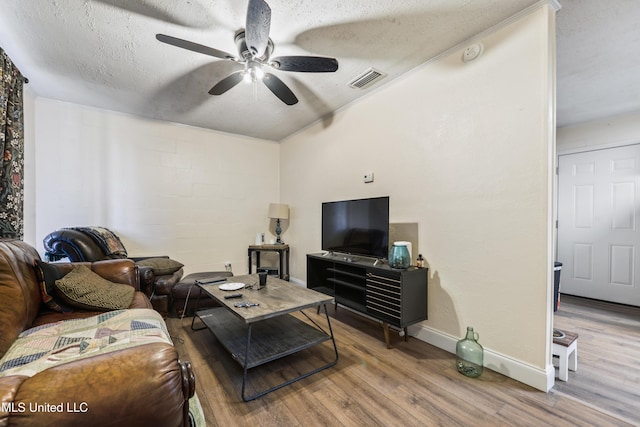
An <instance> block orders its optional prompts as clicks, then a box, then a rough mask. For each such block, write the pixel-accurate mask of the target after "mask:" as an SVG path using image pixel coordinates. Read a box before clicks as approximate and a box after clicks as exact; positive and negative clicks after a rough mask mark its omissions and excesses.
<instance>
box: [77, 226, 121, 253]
mask: <svg viewBox="0 0 640 427" xmlns="http://www.w3.org/2000/svg"><path fill="white" fill-rule="evenodd" d="M69 229H70V230H77V231H80V232H82V233H85V234H88V235H89V237H91V238H92V239H93V240H94V241H95V242H96V243H97V244H98V246H100V249H102V251H103V252H104V253H105V254H107V255H108V256H109V257H111V258H126V257H127V250H126V249H125V248H124V245H123V244H122V242H121V241H120V238H119V237H118V236H116V234H115V233H114V232H113V231H111V230H109V229H108V228H104V227H69Z"/></svg>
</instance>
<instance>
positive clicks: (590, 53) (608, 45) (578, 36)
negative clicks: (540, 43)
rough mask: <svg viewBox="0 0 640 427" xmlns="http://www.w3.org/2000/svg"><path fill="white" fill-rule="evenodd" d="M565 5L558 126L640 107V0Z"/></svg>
mask: <svg viewBox="0 0 640 427" xmlns="http://www.w3.org/2000/svg"><path fill="white" fill-rule="evenodd" d="M560 3H561V4H562V9H560V10H559V11H558V14H557V18H556V21H557V82H558V83H557V100H558V101H557V124H558V126H559V127H560V126H565V125H570V124H575V123H580V122H584V121H587V120H594V119H599V118H604V117H609V116H613V115H617V114H623V113H627V112H630V111H640V2H639V1H638V0H609V1H602V0H560Z"/></svg>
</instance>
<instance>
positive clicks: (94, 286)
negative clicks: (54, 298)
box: [56, 265, 135, 311]
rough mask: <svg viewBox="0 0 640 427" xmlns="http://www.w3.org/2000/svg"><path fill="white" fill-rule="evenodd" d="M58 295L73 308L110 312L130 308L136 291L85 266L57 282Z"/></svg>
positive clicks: (75, 269) (76, 268) (75, 268)
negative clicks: (111, 280)
mask: <svg viewBox="0 0 640 427" xmlns="http://www.w3.org/2000/svg"><path fill="white" fill-rule="evenodd" d="M56 293H57V294H58V296H59V297H60V298H61V299H62V300H63V301H64V302H66V303H67V304H68V305H71V306H73V307H78V308H83V309H86V310H100V311H109V310H122V309H125V308H128V307H129V306H130V305H131V301H133V294H134V293H135V289H134V288H133V286H129V285H124V284H122V283H113V282H110V281H108V280H107V279H104V278H102V277H100V276H99V275H98V274H96V273H94V272H93V271H91V270H90V269H89V268H88V267H86V266H84V265H76V266H75V267H74V268H73V270H71V272H70V273H69V274H67V275H66V276H64V277H63V278H62V279H59V280H56Z"/></svg>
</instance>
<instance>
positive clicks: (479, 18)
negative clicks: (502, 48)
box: [0, 0, 640, 141]
mask: <svg viewBox="0 0 640 427" xmlns="http://www.w3.org/2000/svg"><path fill="white" fill-rule="evenodd" d="M267 2H268V3H269V5H270V7H271V9H272V16H271V33H270V35H271V39H272V40H273V41H274V43H275V50H274V53H273V56H282V55H319V56H331V57H335V58H337V59H338V61H339V64H340V67H339V69H338V71H337V72H336V73H322V74H321V73H317V74H311V73H294V72H283V71H274V72H273V73H274V74H276V75H277V76H278V77H280V78H281V79H282V80H283V81H284V82H285V83H286V84H287V85H288V86H289V87H290V88H291V89H292V90H293V92H294V93H295V94H296V95H297V96H298V98H299V99H300V102H299V103H298V104H296V105H294V106H287V105H285V104H283V103H281V102H280V101H279V100H278V99H277V98H276V97H275V96H274V95H273V94H272V93H271V92H269V91H268V90H267V89H266V88H265V87H264V85H261V84H258V85H255V86H254V85H252V84H240V85H238V86H236V87H234V88H232V89H231V90H230V91H228V92H227V93H225V94H223V95H221V96H212V95H209V94H208V93H207V92H208V91H209V89H211V87H212V86H213V85H214V84H215V83H217V82H218V81H219V80H220V79H222V78H224V77H226V76H227V75H228V74H229V73H231V72H233V71H236V70H238V69H240V68H241V66H240V65H239V64H237V63H234V62H231V61H225V60H220V59H216V58H213V57H210V56H206V55H202V54H198V53H195V52H192V51H188V50H184V49H179V48H177V47H174V46H170V45H167V44H164V43H160V42H158V41H157V40H156V39H155V34H156V33H164V34H168V35H171V36H174V37H179V38H182V39H186V40H190V41H193V42H196V43H199V44H203V45H207V46H211V47H215V48H217V49H220V50H224V51H227V52H231V53H234V54H235V53H236V52H237V50H236V47H235V44H234V40H233V37H234V34H235V32H236V31H237V30H239V29H241V28H243V27H244V23H245V17H246V8H247V1H246V0H182V1H176V0H139V1H131V0H51V1H42V0H2V11H1V13H0V47H2V48H3V49H5V51H6V52H7V53H8V54H9V56H10V57H11V58H12V59H13V61H14V62H15V63H16V65H17V66H18V67H19V68H20V69H21V71H22V72H23V74H24V75H25V76H27V77H28V78H29V81H30V83H29V85H30V87H31V89H32V90H33V91H34V92H35V93H36V95H38V96H43V97H47V98H52V99H57V100H62V101H68V102H73V103H78V104H82V105H88V106H93V107H98V108H104V109H109V110H115V111H120V112H124V113H130V114H135V115H139V116H144V117H150V118H153V119H158V120H166V121H171V122H177V123H184V124H188V125H194V126H199V127H203V128H210V129H215V130H220V131H224V132H232V133H236V134H242V135H247V136H253V137H259V138H264V139H269V140H274V141H279V140H281V139H283V138H285V137H286V136H288V135H290V134H292V133H294V132H296V131H298V130H300V129H302V128H304V127H306V126H308V125H309V124H311V123H314V122H316V121H318V120H325V123H326V124H327V125H329V123H330V117H331V114H332V112H334V111H336V110H337V109H339V108H340V107H342V106H344V105H346V104H348V103H350V102H352V101H354V100H355V99H356V98H358V97H360V96H363V95H366V94H367V93H368V92H369V91H371V90H375V88H376V87H377V86H379V85H382V84H385V83H388V82H389V81H391V80H392V79H393V78H396V77H398V76H400V75H402V74H403V73H405V72H407V71H409V70H410V69H412V68H414V67H416V66H417V65H419V64H421V63H424V62H426V61H428V60H429V59H431V58H433V57H434V56H437V55H438V54H440V53H442V52H444V51H446V50H447V49H448V48H450V47H452V46H455V45H457V44H459V43H461V42H464V41H465V40H468V39H469V38H471V37H473V36H474V35H476V34H478V33H480V32H482V31H484V30H486V29H487V28H490V27H491V26H493V25H495V24H497V23H499V22H501V21H503V20H504V19H506V18H508V17H510V16H512V15H514V14H516V13H517V12H519V11H521V10H523V9H525V8H527V7H528V6H530V5H532V4H535V3H537V0H431V1H424V0H404V1H388V0H386V1H383V0H351V1H348V2H345V1H343V0H324V1H312V0H295V1H294V0H288V1H286V0H267ZM561 3H562V4H563V6H564V5H565V4H566V5H567V7H566V10H565V9H561V10H560V11H559V12H558V23H559V25H560V29H559V30H558V34H559V40H558V57H559V58H558V121H559V123H560V124H567V123H571V122H573V121H575V120H576V118H577V119H578V120H583V119H586V118H591V117H590V115H591V114H596V113H592V109H593V108H596V107H598V111H597V114H600V115H602V114H608V111H609V110H607V109H606V108H605V107H606V106H605V105H604V104H603V102H601V101H602V99H604V98H605V95H617V96H620V97H624V96H626V97H627V98H634V99H633V100H632V101H633V102H637V101H638V99H640V97H639V96H638V93H637V85H635V89H636V93H635V97H634V96H633V95H634V92H633V91H631V90H629V88H628V87H621V88H620V89H619V90H615V91H614V90H611V89H608V88H609V87H610V86H609V84H610V82H608V81H607V80H608V78H607V77H610V76H609V75H608V74H607V73H606V72H603V70H604V69H606V67H607V66H609V67H611V65H612V64H611V63H610V62H611V61H613V60H614V59H611V60H610V59H608V57H607V58H604V59H602V60H600V57H599V55H600V51H601V50H603V49H604V50H606V49H608V47H607V46H609V44H608V43H607V41H606V37H602V36H601V34H602V33H604V34H605V35H606V36H610V35H611V33H612V32H613V31H620V30H622V29H624V30H625V32H626V34H627V35H628V37H629V38H630V39H631V40H630V41H635V43H636V45H637V42H638V30H637V29H636V28H632V25H631V24H632V23H633V22H637V19H636V20H635V21H634V20H633V19H631V18H630V16H632V15H633V14H635V15H637V11H633V13H631V11H629V10H626V9H624V10H618V11H617V12H614V11H612V9H615V8H614V7H612V6H611V5H612V4H614V3H621V4H622V5H623V6H624V7H625V8H627V9H638V7H637V3H636V0H628V1H623V0H615V1H610V2H599V1H593V0H572V1H569V0H565V1H562V0H561ZM634 6H635V7H634ZM589 8H598V9H599V12H598V13H597V14H596V15H592V13H591V12H590V11H589ZM600 9H602V10H600ZM603 13H604V14H605V17H606V18H607V20H606V21H605V22H604V23H603V24H602V25H601V21H600V18H601V17H602V14H603ZM619 23H621V24H623V25H619ZM563 25H564V26H566V27H563ZM593 28H599V29H601V30H602V31H601V32H599V33H598V34H600V36H599V37H597V39H598V40H597V41H596V40H594V38H596V37H595V36H594V34H593ZM576 43H577V44H578V45H579V49H576V48H575V47H574V46H575V44H576ZM590 48H591V49H598V50H595V51H594V50H589V49H590ZM628 56H629V58H628V60H627V62H626V65H625V67H629V68H631V69H633V70H635V75H636V76H637V75H640V73H638V71H639V70H638V69H637V67H638V61H637V60H636V61H634V60H635V58H634V57H633V56H632V55H628ZM585 57H586V58H585ZM594 57H595V58H596V59H597V60H594ZM576 61H580V62H579V63H576ZM600 62H602V64H601V63H600ZM369 67H374V68H376V69H378V70H381V71H383V72H384V73H387V74H388V76H387V77H386V78H385V79H384V80H381V81H380V82H379V83H377V84H376V85H373V86H372V87H371V88H369V89H366V90H360V89H352V88H350V87H348V83H349V82H350V81H351V80H352V79H353V78H354V77H356V76H357V75H359V74H360V73H362V72H363V71H365V70H366V69H368V68H369ZM585 71H588V72H585ZM620 74H622V71H619V73H618V74H616V75H615V76H614V79H617V80H618V83H619V84H620V83H621V82H620V81H619V80H620V79H619V78H620V77H622V76H620ZM603 75H604V76H603ZM592 79H596V82H597V85H598V91H597V92H590V91H589V90H588V89H593V88H592V87H591V86H592V83H591V81H592ZM585 88H587V90H585ZM580 96H582V98H580ZM594 100H595V102H594ZM607 102H612V103H615V102H617V101H616V99H610V100H609V99H608V100H607ZM623 104H624V105H621V106H620V108H634V107H635V106H634V105H631V101H629V102H625V103H623Z"/></svg>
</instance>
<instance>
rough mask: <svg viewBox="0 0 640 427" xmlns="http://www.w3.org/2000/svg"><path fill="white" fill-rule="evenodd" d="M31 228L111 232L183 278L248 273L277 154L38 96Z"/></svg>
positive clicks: (272, 189)
mask: <svg viewBox="0 0 640 427" xmlns="http://www.w3.org/2000/svg"><path fill="white" fill-rule="evenodd" d="M35 140H36V150H35V151H36V153H35V161H36V165H37V167H36V187H35V188H36V200H37V203H36V207H35V210H36V224H35V238H36V242H35V243H36V244H37V248H38V249H39V251H40V252H41V253H42V252H43V248H42V239H43V238H44V236H45V235H46V234H48V233H49V232H51V231H53V230H55V229H57V228H59V227H66V226H84V225H98V226H105V227H108V228H111V229H113V230H114V231H115V232H116V233H117V234H118V235H119V236H120V237H121V239H122V240H123V242H124V244H125V247H126V248H127V250H128V251H129V254H130V255H132V256H136V255H160V254H165V255H169V256H171V257H172V258H174V259H176V260H179V261H180V262H182V263H184V264H185V270H186V273H189V272H195V271H208V270H224V262H225V261H231V262H232V265H233V271H234V272H235V273H236V274H238V273H244V272H246V271H247V261H246V251H247V245H248V244H252V243H254V240H255V234H256V233H257V232H261V231H266V230H267V227H268V225H269V220H268V218H267V209H268V205H269V203H270V202H274V201H277V200H278V199H279V189H278V181H279V173H278V168H279V157H278V156H279V147H278V145H277V144H274V143H271V142H266V141H262V140H258V139H251V138H246V137H240V136H235V135H230V134H224V133H220V132H213V131H209V130H204V129H199V128H194V127H188V126H182V125H176V124H171V123H163V122H157V121H151V120H146V119H142V118H136V117H132V116H129V115H124V114H119V113H114V112H110V111H104V110H98V109H93V108H87V107H82V106H79V105H74V104H68V103H62V102H58V101H52V100H49V99H44V98H38V99H37V100H36V102H35Z"/></svg>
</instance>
